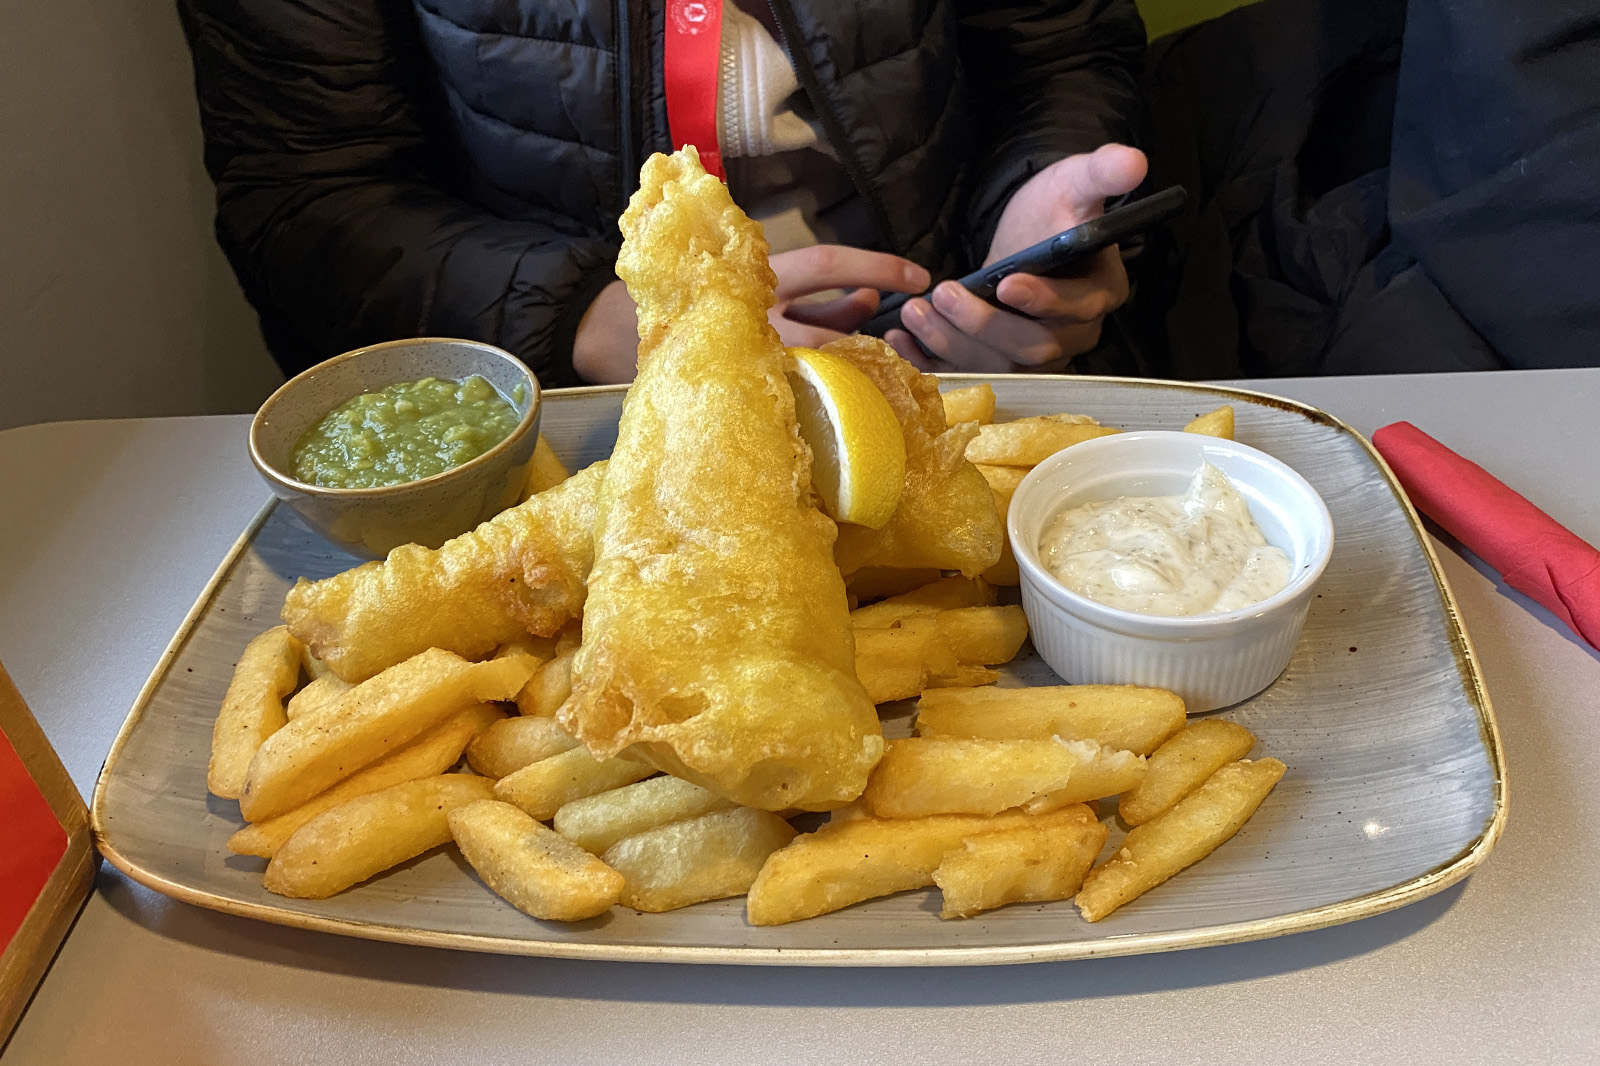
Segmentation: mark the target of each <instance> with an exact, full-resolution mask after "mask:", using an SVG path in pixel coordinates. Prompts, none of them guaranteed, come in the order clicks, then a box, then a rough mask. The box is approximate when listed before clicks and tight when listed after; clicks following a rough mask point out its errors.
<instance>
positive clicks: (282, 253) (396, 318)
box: [179, 0, 1144, 385]
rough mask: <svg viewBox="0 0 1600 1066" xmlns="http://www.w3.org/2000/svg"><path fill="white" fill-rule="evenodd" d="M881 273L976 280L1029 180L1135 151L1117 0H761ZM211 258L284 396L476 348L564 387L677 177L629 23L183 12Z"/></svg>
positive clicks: (346, 4) (1132, 54)
mask: <svg viewBox="0 0 1600 1066" xmlns="http://www.w3.org/2000/svg"><path fill="white" fill-rule="evenodd" d="M771 6H772V9H773V14H774V16H775V18H776V21H777V24H778V26H779V28H780V29H781V30H782V32H783V37H784V38H785V41H786V43H787V46H788V48H789V50H790V54H791V56H792V58H793V61H794V63H795V67H796V73H797V74H798V75H799V78H800V83H801V86H802V88H803V89H804V91H805V93H806V96H807V97H808V98H809V101H810V106H811V107H813V108H814V109H815V110H816V113H817V116H818V118H819V119H820V121H821V123H822V125H823V129H824V131H825V133H826V134H827V137H828V139H829V141H830V142H831V143H832V144H833V146H834V148H835V149H837V151H838V152H839V156H840V159H841V160H842V161H843V162H844V164H845V167H846V169H847V170H848V172H849V174H850V177H851V180H852V182H853V183H854V184H855V186H856V189H857V193H858V195H860V196H862V197H863V199H864V200H865V202H866V204H867V206H868V209H869V212H870V214H871V217H872V219H873V223H874V229H875V230H876V232H877V240H876V245H877V247H879V248H880V249H882V250H886V251H893V252H898V253H901V254H904V255H907V256H910V257H911V258H914V259H916V260H918V261H920V262H922V263H924V264H925V265H927V266H929V267H930V268H932V269H934V270H935V272H936V273H938V272H943V271H946V270H949V269H954V268H959V267H964V266H966V265H967V264H969V263H971V262H973V261H974V260H976V259H979V258H981V256H982V253H983V251H984V250H985V249H986V248H987V246H988V242H989V237H990V235H991V234H992V233H993V230H994V226H995V224H996V222H997V220H998V216H999V213H1000V210H1001V208H1002V207H1003V206H1004V205H1005V202H1006V200H1007V199H1008V198H1009V197H1010V195H1011V193H1012V192H1013V191H1014V190H1015V189H1016V187H1017V186H1018V185H1020V184H1021V183H1022V182H1023V181H1024V180H1025V179H1026V178H1027V177H1028V176H1030V175H1031V174H1033V173H1034V172H1035V171H1037V170H1038V169H1039V168H1040V167H1042V166H1044V165H1046V164H1048V163H1050V162H1052V161H1054V160H1056V159H1058V158H1061V157H1062V156H1064V155H1068V154H1071V153H1074V152H1080V151H1087V150H1091V149H1093V148H1095V147H1097V146H1099V145H1100V144H1103V143H1105V142H1107V141H1111V140H1119V141H1124V142H1126V141H1130V140H1131V139H1132V138H1133V134H1134V131H1133V116H1134V114H1135V113H1136V109H1137V106H1138V105H1137V87H1136V73H1135V72H1136V70H1137V65H1138V62H1139V57H1140V55H1141V53H1142V49H1143V46H1144V30H1143V26H1142V24H1141V22H1140V20H1139V16H1138V14H1137V12H1136V11H1135V9H1134V5H1133V2H1132V0H1055V2H1051V0H1035V2H1024V0H1015V2H1009V3H1003V2H997V3H988V4H985V3H979V2H974V0H920V2H919V0H891V2H886V3H875V4H857V3H850V2H845V0H772V5H771ZM179 9H180V12H181V14H182V17H183V22H184V27H185V31H186V32H187V34H188V37H189V43H190V47H191V49H192V51H193V53H194V62H195V78H196V82H197V86H198V92H199V99H200V110H201V118H202V122H203V125H204V129H205V138H206V166H207V169H208V170H209V171H210V173H211V176H212V178H213V180H214V181H215V182H216V183H217V203H218V208H217V236H218V240H219V241H220V242H221V244H222V247H223V249H224V251H225V252H226V253H227V255H228V258H229V260H230V261H231V263H232V264H233V268H234V270H235V271H236V272H237V273H238V275H239V279H240V282H241V283H242V284H243V286H244V290H245V293H246V295H247V296H248V297H249V298H250V301H251V303H253V304H254V305H255V307H256V309H257V311H258V312H259V313H260V315H261V322H262V329H263V332H264V333H265V334H266V338H267V343H268V345H269V347H270V348H271V349H272V351H273V353H274V355H275V356H276V357H277V359H278V361H279V363H280V364H282V366H283V368H284V369H285V370H286V371H289V372H293V371H296V370H299V369H301V368H303V367H305V366H307V365H309V364H310V363H312V362H314V361H316V360H319V359H323V358H326V357H328V356H330V355H333V354H336V353H337V352H339V351H342V350H345V349H347V348H352V347H357V346H359V345H362V344H367V343H372V342H374V341H379V340H385V339H390V338H394V337H405V336H418V335H436V336H437V335H442V336H460V337H471V338H476V339H481V340H485V341H489V342H491V343H494V344H498V345H500V346H502V347H504V348H507V349H509V350H510V351H513V352H515V353H517V354H519V355H520V356H521V357H522V358H523V359H525V360H526V361H527V362H528V363H529V365H530V366H532V367H533V368H534V369H535V370H536V371H537V372H538V373H539V374H540V377H541V379H542V380H544V382H545V383H546V384H547V385H561V384H572V383H575V381H576V378H575V376H574V375H573V371H572V364H571V349H572V338H573V334H574V333H575V332H576V329H577V323H578V320H579V318H580V317H581V316H582V313H583V311H584V309H585V308H586V307H587V306H588V304H589V302H590V301H591V300H592V299H593V298H594V296H595V294H596V293H598V292H599V291H600V289H601V288H603V287H604V286H605V285H606V284H607V283H608V282H610V281H612V280H613V278H614V274H613V272H612V270H613V263H614V260H615V256H616V251H617V245H618V235H617V228H616V220H617V217H618V216H619V215H620V214H621V212H622V210H623V208H624V207H625V206H626V203H627V198H628V195H629V194H630V193H631V192H632V191H633V188H634V187H635V185H636V183H637V180H638V178H637V175H638V170H639V165H640V163H641V162H642V160H643V159H644V158H645V156H646V155H648V154H649V153H651V152H656V151H670V150H671V137H670V134H669V131H668V128H667V120H666V104H665V94H664V91H663V85H662V63H661V56H662V28H661V23H662V18H663V9H662V6H661V5H660V4H657V3H643V2H638V0H614V2H612V3H605V2H601V0H568V2H564V3H552V2H548V0H416V4H415V6H414V7H413V5H412V3H411V0H301V2H299V3H292V4H291V3H284V2H283V0H180V3H179Z"/></svg>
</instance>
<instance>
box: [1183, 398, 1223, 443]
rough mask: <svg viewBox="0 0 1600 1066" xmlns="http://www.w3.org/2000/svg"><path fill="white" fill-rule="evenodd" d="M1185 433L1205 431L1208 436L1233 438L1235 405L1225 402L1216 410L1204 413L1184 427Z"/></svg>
mask: <svg viewBox="0 0 1600 1066" xmlns="http://www.w3.org/2000/svg"><path fill="white" fill-rule="evenodd" d="M1183 431H1184V432H1185V433H1203V434H1205V435H1206V436H1208V437H1221V438H1222V439H1224V440H1232V439H1233V406H1232V405H1231V404H1223V405H1222V406H1221V407H1219V408H1217V409H1216V410H1215V411H1211V412H1209V413H1208V414H1203V415H1200V416H1198V417H1197V418H1195V419H1193V420H1191V421H1190V423H1189V424H1188V425H1187V426H1184V427H1183Z"/></svg>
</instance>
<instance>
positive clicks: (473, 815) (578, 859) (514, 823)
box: [450, 800, 623, 922]
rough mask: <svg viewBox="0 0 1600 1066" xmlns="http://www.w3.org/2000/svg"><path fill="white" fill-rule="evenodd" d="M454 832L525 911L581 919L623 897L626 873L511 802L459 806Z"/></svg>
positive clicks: (486, 876)
mask: <svg viewBox="0 0 1600 1066" xmlns="http://www.w3.org/2000/svg"><path fill="white" fill-rule="evenodd" d="M450 832H451V833H452V834H453V835H454V837H455V840H456V845H457V846H458V847H460V848H461V854H462V855H463V856H464V857H465V858H466V860H467V862H468V863H470V864H471V865H472V868H473V869H474V870H476V871H478V876H479V877H481V878H483V880H484V883H485V884H487V885H488V886H489V887H490V888H492V889H493V890H494V891H495V893H496V894H498V895H499V896H500V897H501V898H502V899H504V900H505V901H506V902H507V903H510V904H511V905H512V906H513V907H515V908H517V910H519V911H521V912H522V913H524V914H528V915H532V916H533V917H535V918H544V919H547V920H550V921H558V922H576V921H582V920H583V919H585V918H593V917H595V916H596V915H600V914H604V913H605V912H606V911H608V910H610V909H611V905H612V904H613V903H615V902H617V899H618V898H619V897H620V896H621V895H622V886H623V881H622V875H621V874H619V873H617V872H616V871H615V870H613V869H611V868H610V867H609V866H607V865H606V864H605V863H603V862H601V861H600V860H599V859H597V858H595V857H594V856H593V855H590V854H589V853H588V852H587V851H584V850H583V849H582V848H580V847H578V845H576V844H574V843H572V841H570V840H568V839H566V838H565V837H563V836H562V835H561V834H560V833H557V832H555V831H554V830H552V829H547V828H545V827H544V826H543V825H541V824H540V823H539V822H537V821H535V820H534V819H533V818H531V817H530V816H528V815H527V814H525V813H524V812H522V811H520V810H518V809H517V808H516V807H513V806H512V805H511V804H509V803H501V802H499V801H497V800H488V801H485V802H482V803H471V804H468V805H466V806H464V807H458V808H456V809H455V810H454V811H451V812H450Z"/></svg>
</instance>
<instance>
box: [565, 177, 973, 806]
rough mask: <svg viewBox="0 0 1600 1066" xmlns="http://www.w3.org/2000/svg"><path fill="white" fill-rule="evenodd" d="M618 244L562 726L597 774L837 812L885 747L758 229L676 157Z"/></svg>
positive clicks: (653, 180) (632, 212) (718, 186)
mask: <svg viewBox="0 0 1600 1066" xmlns="http://www.w3.org/2000/svg"><path fill="white" fill-rule="evenodd" d="M622 231H623V234H624V236H625V238H626V239H625V241H624V244H623V248H622V254H621V257H620V258H619V260H618V264H617V273H618V274H619V275H620V276H621V277H622V278H623V279H624V280H625V281H626V282H627V283H628V290H629V292H630V294H631V295H632V296H633V298H634V300H635V302H636V303H637V304H638V305H639V337H640V343H639V376H638V378H637V380H636V381H635V382H634V385H633V388H632V389H631V390H630V391H629V393H628V398H627V401H626V404H625V405H624V407H623V412H622V422H621V425H620V427H619V430H618V436H617V445H616V449H615V451H614V452H613V453H612V456H611V465H610V467H609V468H608V470H607V472H606V479H605V484H604V486H603V487H602V489H601V495H600V503H599V510H598V518H597V521H596V527H595V529H596V533H595V564H594V570H593V571H592V572H591V574H590V577H589V599H588V602H587V604H586V605H585V608H584V619H583V644H582V646H581V647H580V648H579V649H578V652H577V656H576V658H575V659H574V662H573V687H572V696H571V698H570V699H569V700H568V701H567V702H566V703H565V704H564V705H563V706H562V709H561V712H560V719H561V722H562V724H563V725H564V726H565V727H566V728H567V730H568V731H569V732H571V733H572V735H573V736H575V737H577V738H579V739H580V740H582V741H583V742H584V743H585V744H586V745H587V746H588V747H589V749H590V750H591V751H593V752H594V754H596V755H597V756H601V757H605V756H612V755H616V754H617V753H619V752H621V751H622V750H623V749H624V748H631V754H637V755H640V756H642V757H644V758H646V759H648V760H649V761H650V762H651V763H652V764H653V765H655V766H658V767H660V768H661V769H663V770H666V771H668V772H670V773H672V774H674V775H675V776H678V777H682V778H686V779H688V780H690V781H693V782H695V783H697V784H700V785H702V786H704V787H706V788H709V789H711V790H713V791H715V792H717V793H719V794H721V795H723V796H726V797H728V798H730V799H733V800H735V801H736V802H739V803H742V804H745V805H747V806H751V807H760V808H764V809H766V810H781V809H785V808H801V809H805V810H827V809H831V808H834V807H838V806H841V805H843V804H845V803H847V802H849V801H850V800H852V799H854V798H855V797H856V796H857V795H859V794H860V793H861V791H862V789H863V788H864V787H865V785H866V780H867V774H868V772H869V771H870V770H871V769H872V767H873V765H874V764H876V763H877V761H878V757H879V755H880V754H881V753H882V750H883V739H882V736H881V732H880V729H879V725H878V717H877V714H876V712H875V710H874V708H873V705H872V703H871V701H870V700H868V698H867V694H866V692H865V690H864V689H863V688H862V687H861V683H860V682H859V681H857V680H856V676H855V652H854V642H853V640H852V637H851V632H850V619H849V613H848V610H847V604H846V601H845V591H844V581H843V579H842V578H841V577H840V576H839V570H838V568H837V567H836V566H835V565H834V562H833V538H834V525H833V523H832V522H831V521H830V520H829V519H828V518H827V517H826V516H824V515H823V514H822V513H821V512H820V511H819V510H818V509H817V506H816V502H815V496H814V493H813V492H812V488H811V452H810V449H809V448H807V447H806V445H805V443H804V441H802V440H801V438H800V435H799V430H798V428H797V426H796V423H795V410H794V395H793V393H792V392H791V391H790V389H789V384H788V381H787V380H786V378H785V376H784V374H785V370H786V368H787V366H788V357H787V355H786V353H785V352H784V349H783V347H782V345H781V343H780V342H779V340H778V337H777V334H776V333H774V332H773V330H772V327H771V326H770V325H769V324H768V322H767V308H768V307H770V306H771V305H772V303H773V287H774V285H775V279H774V277H773V274H772V271H771V270H770V269H769V268H768V266H767V262H766V251H767V249H766V242H765V241H764V240H763V239H762V236H761V228H760V226H759V225H757V224H756V223H754V222H752V221H750V220H749V219H748V218H746V217H745V215H744V213H743V212H741V211H740V210H739V209H738V208H737V207H735V206H734V204H733V201H732V200H731V199H730V198H729V196H728V191H727V189H726V188H724V187H723V185H722V183H721V182H719V181H717V180H716V179H715V178H712V177H709V176H708V175H707V174H706V173H705V171H704V170H702V169H701V167H700V164H699V160H698V156H696V155H695V153H694V149H693V148H685V149H683V150H682V151H680V152H678V153H677V154H675V155H673V156H670V157H668V156H660V155H657V156H654V157H652V158H651V159H650V161H649V162H647V163H646V164H645V166H644V171H643V174H642V175H641V183H640V188H639V191H638V192H637V193H636V194H635V195H634V197H633V200H632V202H631V204H630V205H629V207H628V211H627V213H626V214H624V215H623V217H622ZM985 491H987V489H986V490H985Z"/></svg>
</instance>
